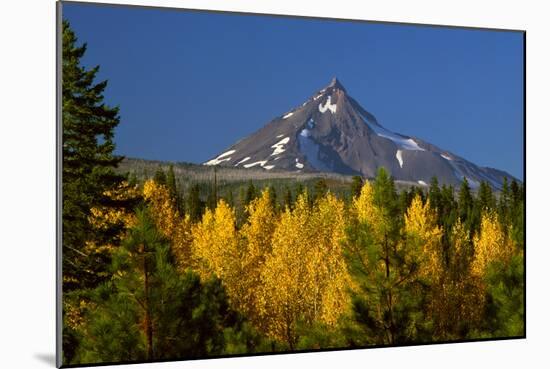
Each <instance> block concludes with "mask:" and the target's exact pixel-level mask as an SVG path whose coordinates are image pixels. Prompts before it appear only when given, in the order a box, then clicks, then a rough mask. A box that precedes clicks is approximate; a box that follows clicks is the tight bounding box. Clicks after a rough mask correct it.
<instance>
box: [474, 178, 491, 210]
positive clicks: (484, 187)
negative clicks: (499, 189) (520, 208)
mask: <svg viewBox="0 0 550 369" xmlns="http://www.w3.org/2000/svg"><path fill="white" fill-rule="evenodd" d="M477 205H478V207H479V210H481V211H485V210H493V209H494V208H495V206H496V199H495V197H494V195H493V190H492V189H491V186H490V185H489V183H487V182H486V181H482V182H481V184H480V185H479V190H478V193H477Z"/></svg>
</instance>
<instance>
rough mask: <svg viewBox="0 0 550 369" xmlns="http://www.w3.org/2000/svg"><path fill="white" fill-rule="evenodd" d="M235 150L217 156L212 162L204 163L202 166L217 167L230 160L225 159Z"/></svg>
mask: <svg viewBox="0 0 550 369" xmlns="http://www.w3.org/2000/svg"><path fill="white" fill-rule="evenodd" d="M235 151H236V150H229V151H226V152H224V153H223V154H220V155H218V156H217V157H216V158H214V159H212V160H209V161H207V162H206V163H204V165H218V164H220V163H222V162H224V161H229V160H231V158H230V157H229V158H225V157H226V156H228V155H231V154H233V153H234V152H235ZM222 158H225V159H222Z"/></svg>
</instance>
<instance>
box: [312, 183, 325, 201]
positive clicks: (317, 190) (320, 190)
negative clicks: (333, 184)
mask: <svg viewBox="0 0 550 369" xmlns="http://www.w3.org/2000/svg"><path fill="white" fill-rule="evenodd" d="M327 191H328V185H327V181H326V180H325V179H324V178H320V179H318V180H317V182H315V186H314V187H313V201H318V200H319V199H320V198H322V197H323V196H325V194H326V193H327Z"/></svg>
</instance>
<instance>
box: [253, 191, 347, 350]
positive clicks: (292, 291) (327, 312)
mask: <svg viewBox="0 0 550 369" xmlns="http://www.w3.org/2000/svg"><path fill="white" fill-rule="evenodd" d="M344 226H345V224H344V206H343V204H342V203H341V201H340V200H337V199H336V198H335V197H334V196H333V195H331V194H328V195H325V197H323V198H320V199H319V200H318V201H317V204H316V206H315V208H313V209H311V208H310V205H309V201H308V197H307V193H306V194H302V195H300V196H299V197H298V199H297V201H296V205H295V208H294V210H292V211H291V210H290V209H288V208H287V209H286V210H285V212H284V213H283V214H282V216H281V219H280V222H279V223H278V225H277V227H276V228H275V231H274V235H273V242H272V253H271V254H270V255H269V256H268V257H267V258H266V261H265V268H263V272H262V284H263V291H262V294H261V298H260V301H259V302H260V306H261V308H262V314H263V318H264V321H265V322H266V333H267V334H268V335H269V336H271V337H273V338H275V339H278V340H281V341H284V342H286V343H287V344H288V345H289V348H290V349H291V350H293V349H294V348H295V346H296V343H297V342H298V339H299V336H298V333H297V324H298V322H299V320H303V322H304V323H306V324H312V323H314V322H320V323H324V324H328V325H333V324H335V323H336V321H337V319H338V317H339V316H340V315H341V314H342V313H343V312H344V311H345V309H346V308H347V307H348V304H347V296H346V294H345V292H346V287H347V281H348V275H347V269H346V265H345V261H344V259H343V255H342V251H341V245H340V243H341V241H342V240H343V238H344Z"/></svg>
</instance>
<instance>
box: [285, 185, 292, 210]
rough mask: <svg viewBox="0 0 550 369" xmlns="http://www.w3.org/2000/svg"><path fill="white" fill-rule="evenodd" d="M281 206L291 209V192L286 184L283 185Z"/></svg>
mask: <svg viewBox="0 0 550 369" xmlns="http://www.w3.org/2000/svg"><path fill="white" fill-rule="evenodd" d="M283 207H285V208H288V209H292V192H291V191H290V188H289V187H288V186H285V189H284V195H283Z"/></svg>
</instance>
